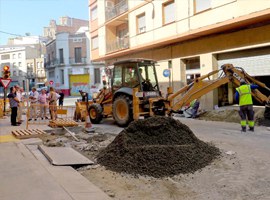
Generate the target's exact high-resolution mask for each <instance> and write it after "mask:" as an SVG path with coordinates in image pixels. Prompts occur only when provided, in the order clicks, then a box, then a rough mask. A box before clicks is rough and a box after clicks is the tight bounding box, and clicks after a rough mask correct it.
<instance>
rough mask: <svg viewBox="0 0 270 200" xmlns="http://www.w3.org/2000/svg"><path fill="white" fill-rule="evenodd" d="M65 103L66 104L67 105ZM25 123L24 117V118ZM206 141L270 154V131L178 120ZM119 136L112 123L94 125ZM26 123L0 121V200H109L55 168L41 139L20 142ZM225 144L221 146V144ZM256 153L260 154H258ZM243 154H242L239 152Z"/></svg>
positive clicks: (69, 170)
mask: <svg viewBox="0 0 270 200" xmlns="http://www.w3.org/2000/svg"><path fill="white" fill-rule="evenodd" d="M76 99H77V98H65V102H64V105H71V104H72V105H74V104H73V103H74V102H75V101H76ZM65 103H66V104H65ZM23 117H24V118H23V119H24V120H25V115H24V116H23ZM176 119H179V120H180V121H181V122H182V123H184V124H186V125H188V126H189V127H190V128H191V130H192V131H193V132H194V133H195V134H196V136H198V137H199V138H200V139H202V140H203V141H208V142H214V143H218V144H219V145H222V144H223V143H224V142H226V143H228V144H231V143H235V146H232V145H231V146H230V147H231V149H229V150H232V151H236V152H237V151H238V152H239V151H240V150H239V149H237V142H238V141H244V142H246V144H248V145H250V147H252V148H254V149H259V148H260V149H262V151H264V150H265V151H266V152H270V146H269V141H270V131H269V128H268V127H263V126H262V127H255V133H251V132H247V133H245V134H243V133H241V131H240V125H239V124H237V123H225V122H213V121H202V120H194V119H186V118H179V117H176ZM94 127H102V128H105V129H108V130H109V132H115V134H117V133H119V132H120V131H121V130H122V128H119V127H117V126H116V125H115V124H114V122H113V120H111V119H106V120H104V123H103V124H100V125H94ZM25 128H26V126H25V121H24V122H23V123H22V125H21V126H19V127H14V126H11V125H10V117H8V116H7V117H5V118H4V119H0V200H90V199H93V200H106V199H110V197H108V196H107V195H106V194H105V193H104V192H103V191H102V190H100V189H99V188H98V187H96V186H95V185H94V183H91V182H89V181H88V180H87V179H86V178H84V177H83V176H82V175H81V174H80V173H78V172H77V171H76V170H74V169H73V168H72V167H69V166H52V165H51V164H50V163H49V162H48V161H47V159H46V158H45V157H44V156H43V154H42V153H41V152H40V151H39V150H38V149H37V145H38V144H40V142H41V141H40V140H38V139H27V140H17V139H15V138H14V137H13V136H12V135H11V134H10V133H11V131H12V130H15V129H25ZM31 128H38V129H41V130H48V129H50V127H48V126H47V125H32V126H31ZM221 141H222V142H221ZM256 151H257V150H256ZM239 153H240V152H239Z"/></svg>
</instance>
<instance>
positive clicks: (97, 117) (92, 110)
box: [88, 103, 103, 124]
mask: <svg viewBox="0 0 270 200" xmlns="http://www.w3.org/2000/svg"><path fill="white" fill-rule="evenodd" d="M88 112H89V116H90V120H91V122H92V123H93V124H99V123H100V121H101V120H102V118H103V115H102V107H101V105H100V104H97V103H94V104H92V105H91V106H90V107H89V110H88Z"/></svg>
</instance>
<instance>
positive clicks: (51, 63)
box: [45, 58, 65, 68]
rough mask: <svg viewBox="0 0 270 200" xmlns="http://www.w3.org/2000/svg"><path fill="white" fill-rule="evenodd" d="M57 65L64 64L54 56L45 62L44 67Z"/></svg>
mask: <svg viewBox="0 0 270 200" xmlns="http://www.w3.org/2000/svg"><path fill="white" fill-rule="evenodd" d="M57 65H65V63H63V62H60V60H59V59H57V58H55V59H53V60H50V61H48V62H46V63H45V68H50V67H55V66H57Z"/></svg>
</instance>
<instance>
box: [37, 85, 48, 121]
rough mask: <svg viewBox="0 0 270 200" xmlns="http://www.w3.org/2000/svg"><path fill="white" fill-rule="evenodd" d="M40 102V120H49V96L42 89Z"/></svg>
mask: <svg viewBox="0 0 270 200" xmlns="http://www.w3.org/2000/svg"><path fill="white" fill-rule="evenodd" d="M38 102H39V104H40V118H41V120H43V119H44V118H45V119H48V117H47V107H48V102H47V94H46V90H45V89H42V90H41V93H40V95H39V96H38Z"/></svg>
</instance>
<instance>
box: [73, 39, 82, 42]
mask: <svg viewBox="0 0 270 200" xmlns="http://www.w3.org/2000/svg"><path fill="white" fill-rule="evenodd" d="M73 42H82V38H73Z"/></svg>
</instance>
